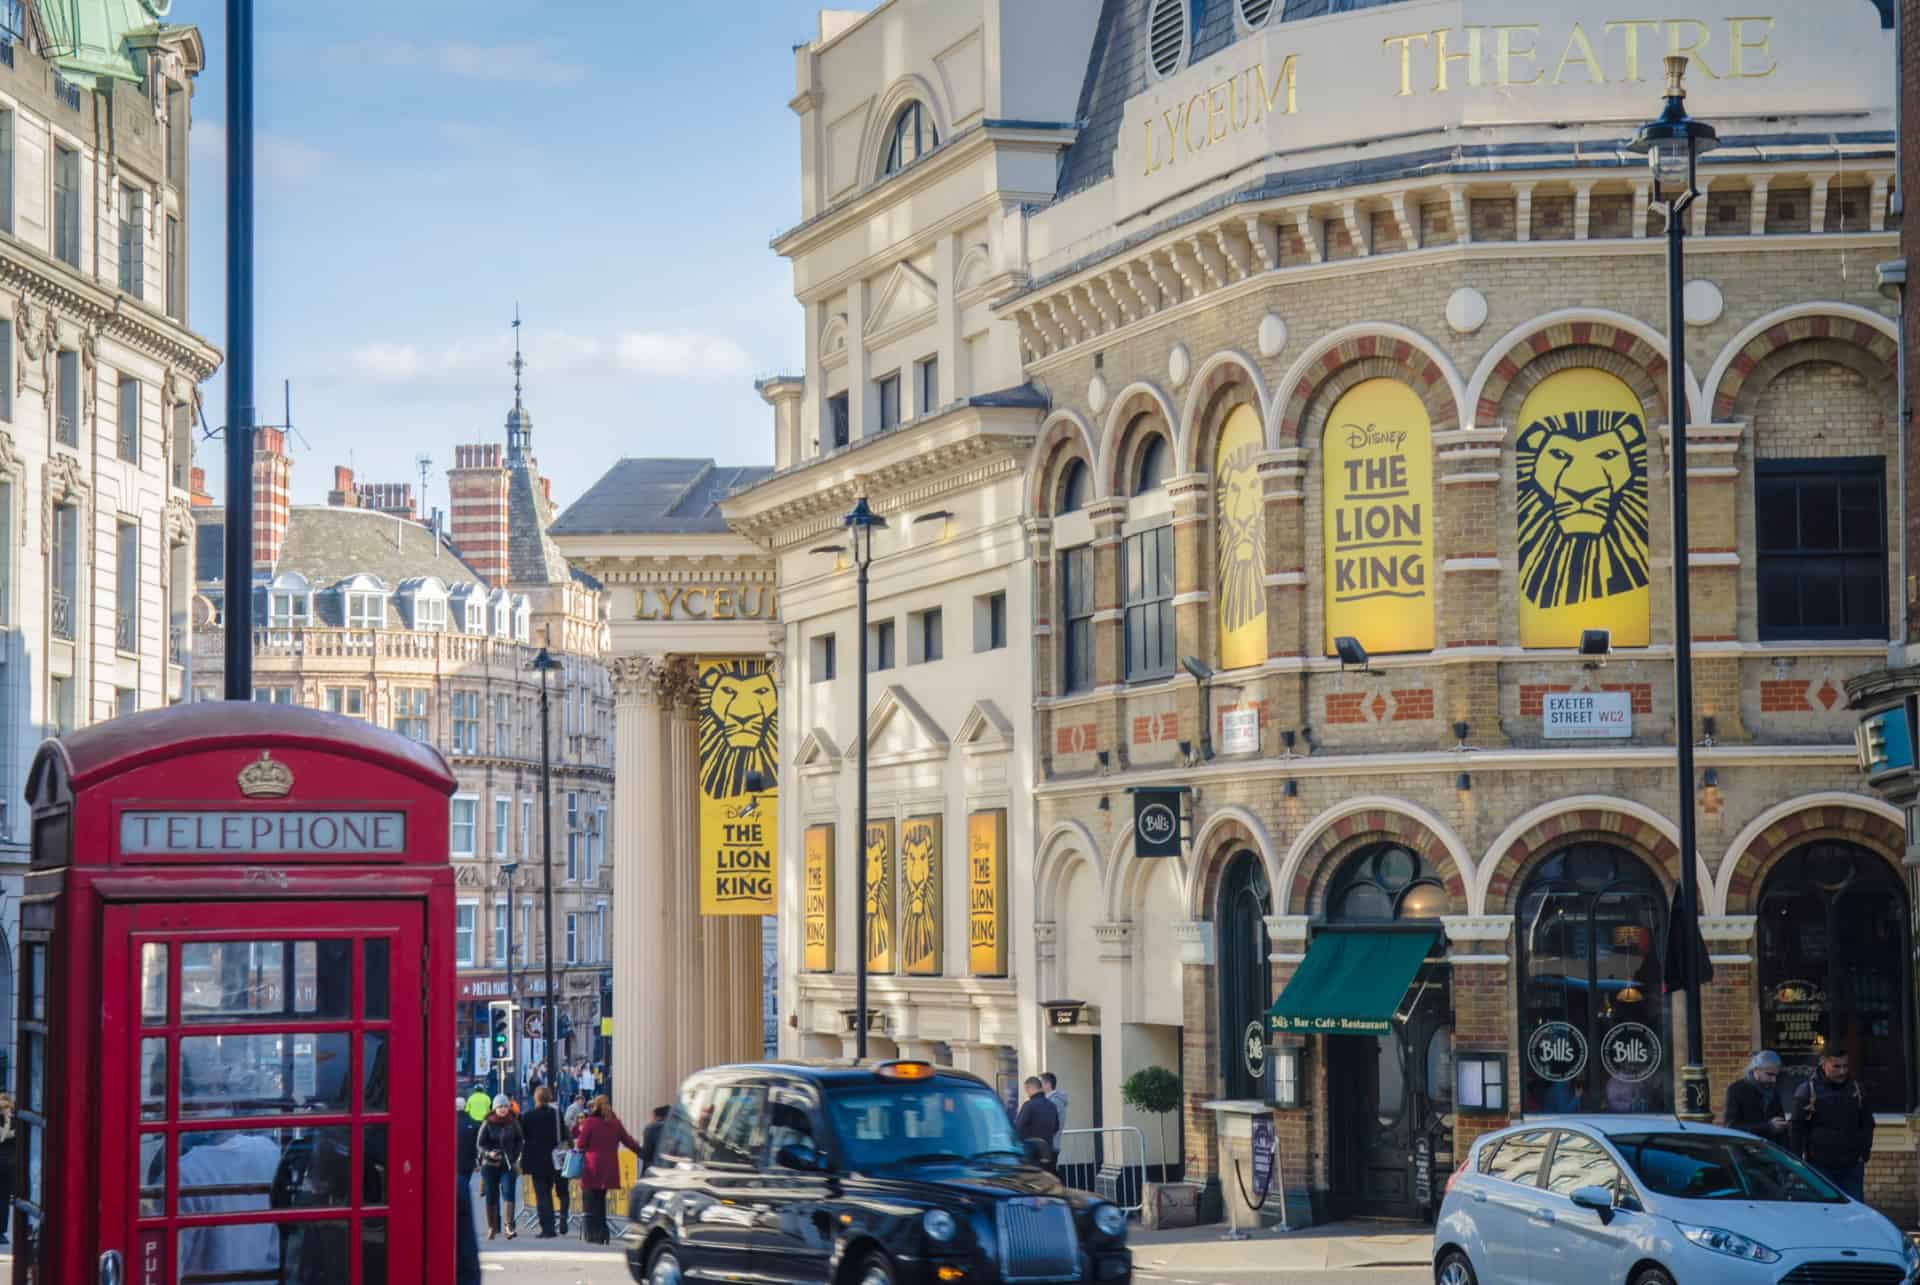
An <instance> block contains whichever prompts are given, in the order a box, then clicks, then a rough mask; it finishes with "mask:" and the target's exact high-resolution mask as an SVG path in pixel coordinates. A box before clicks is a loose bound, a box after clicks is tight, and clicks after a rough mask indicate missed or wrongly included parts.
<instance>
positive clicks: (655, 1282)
mask: <svg viewBox="0 0 1920 1285" xmlns="http://www.w3.org/2000/svg"><path fill="white" fill-rule="evenodd" d="M681 1279H682V1277H681V1274H680V1259H679V1256H678V1255H676V1254H675V1253H674V1252H673V1246H671V1245H662V1246H660V1248H658V1249H656V1250H654V1251H653V1259H652V1261H650V1262H649V1263H648V1264H647V1285H680V1282H681Z"/></svg>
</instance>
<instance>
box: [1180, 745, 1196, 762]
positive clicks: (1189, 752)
mask: <svg viewBox="0 0 1920 1285" xmlns="http://www.w3.org/2000/svg"><path fill="white" fill-rule="evenodd" d="M1180 757H1181V758H1182V759H1184V760H1185V761H1186V762H1187V763H1189V764H1191V763H1192V762H1193V742H1192V741H1181V742H1180Z"/></svg>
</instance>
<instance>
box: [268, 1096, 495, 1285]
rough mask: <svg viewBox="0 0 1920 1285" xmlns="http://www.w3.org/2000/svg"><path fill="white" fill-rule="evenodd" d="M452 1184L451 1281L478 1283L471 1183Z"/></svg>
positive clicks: (462, 1105)
mask: <svg viewBox="0 0 1920 1285" xmlns="http://www.w3.org/2000/svg"><path fill="white" fill-rule="evenodd" d="M460 1114H461V1115H462V1117H464V1116H465V1115H466V1102H465V1100H464V1099H463V1100H462V1101H461V1103H460ZM469 1172H471V1170H469ZM453 1186H454V1227H453V1283H454V1285H480V1238H479V1237H478V1236H475V1235H474V1234H473V1184H472V1183H470V1182H468V1181H467V1180H466V1179H465V1178H462V1179H461V1180H460V1181H459V1182H456V1183H455V1184H453ZM268 1279H272V1278H271V1277H269V1278H268Z"/></svg>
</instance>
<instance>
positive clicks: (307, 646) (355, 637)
mask: <svg viewBox="0 0 1920 1285" xmlns="http://www.w3.org/2000/svg"><path fill="white" fill-rule="evenodd" d="M535 650H536V649H535V648H533V647H530V646H527V645H525V644H523V643H516V642H512V641H510V640H507V639H504V638H488V637H483V636H480V635H476V634H437V633H426V632H414V631H411V630H404V629H314V628H299V629H292V628H285V627H282V628H278V629H273V628H268V629H256V630H254V631H253V654H254V655H255V656H261V657H287V656H298V657H303V658H305V659H307V660H333V659H346V658H352V659H362V660H364V659H369V658H370V659H374V660H390V661H396V662H417V663H420V664H423V665H481V666H486V667H488V668H494V669H504V670H525V669H527V668H528V666H530V665H531V664H532V663H533V657H534V652H535ZM535 677H536V676H535V675H532V674H529V675H528V680H529V681H533V679H534V678H535Z"/></svg>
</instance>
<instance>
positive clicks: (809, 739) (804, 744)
mask: <svg viewBox="0 0 1920 1285" xmlns="http://www.w3.org/2000/svg"><path fill="white" fill-rule="evenodd" d="M793 765H794V766H795V767H797V768H799V769H800V770H801V771H802V772H808V771H812V772H833V771H837V770H838V769H839V767H840V749H839V747H838V746H836V745H835V744H834V743H833V738H832V737H831V736H828V735H827V733H826V732H825V730H824V729H822V728H818V727H816V728H814V729H813V730H812V731H811V732H808V733H807V734H806V737H805V738H804V739H803V740H802V741H801V742H800V748H799V749H798V750H797V751H796V752H795V753H794V756H793Z"/></svg>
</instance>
